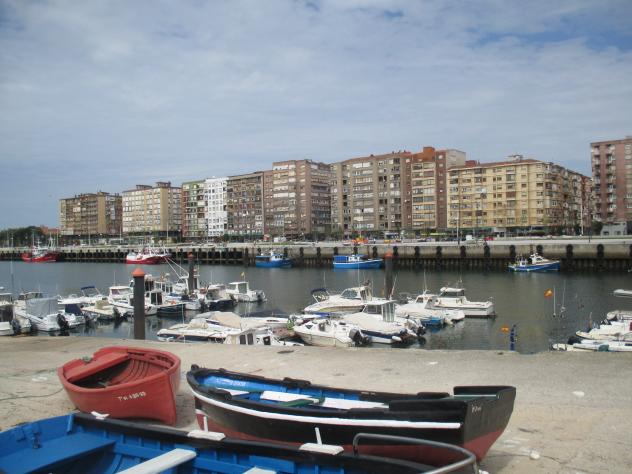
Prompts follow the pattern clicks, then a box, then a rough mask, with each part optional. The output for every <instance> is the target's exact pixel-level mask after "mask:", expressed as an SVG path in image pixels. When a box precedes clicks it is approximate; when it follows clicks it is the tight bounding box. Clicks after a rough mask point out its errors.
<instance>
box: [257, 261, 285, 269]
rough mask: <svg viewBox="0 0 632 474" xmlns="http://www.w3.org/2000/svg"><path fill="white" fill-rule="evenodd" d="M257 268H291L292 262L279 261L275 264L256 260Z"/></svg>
mask: <svg viewBox="0 0 632 474" xmlns="http://www.w3.org/2000/svg"><path fill="white" fill-rule="evenodd" d="M255 267H259V268H291V267H292V260H289V259H287V260H277V261H274V262H266V261H261V260H255Z"/></svg>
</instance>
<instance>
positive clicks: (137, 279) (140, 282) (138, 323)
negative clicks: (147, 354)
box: [132, 267, 145, 339]
mask: <svg viewBox="0 0 632 474" xmlns="http://www.w3.org/2000/svg"><path fill="white" fill-rule="evenodd" d="M132 276H133V277H134V339H145V272H144V271H143V270H142V268H140V267H138V268H137V269H136V270H134V272H133V273H132Z"/></svg>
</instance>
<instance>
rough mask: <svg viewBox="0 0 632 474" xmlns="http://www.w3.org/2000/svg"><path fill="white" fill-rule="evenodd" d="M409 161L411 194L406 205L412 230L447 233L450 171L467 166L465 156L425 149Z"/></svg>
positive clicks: (451, 151) (458, 153) (454, 152)
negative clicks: (445, 231)
mask: <svg viewBox="0 0 632 474" xmlns="http://www.w3.org/2000/svg"><path fill="white" fill-rule="evenodd" d="M406 161H407V162H408V163H407V164H408V166H407V172H408V173H409V175H410V192H409V193H408V195H407V197H406V200H405V202H406V208H407V213H408V215H409V221H410V225H411V228H412V229H413V230H414V231H422V233H428V232H430V231H432V230H444V229H445V228H446V227H447V203H448V192H447V183H448V172H447V170H448V169H449V168H452V167H455V166H463V165H465V153H464V152H462V151H459V150H452V149H448V150H435V149H434V148H433V147H424V148H423V150H422V151H421V152H419V153H414V154H413V155H412V156H411V157H410V159H407V160H406Z"/></svg>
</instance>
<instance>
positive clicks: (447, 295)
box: [425, 286, 496, 318]
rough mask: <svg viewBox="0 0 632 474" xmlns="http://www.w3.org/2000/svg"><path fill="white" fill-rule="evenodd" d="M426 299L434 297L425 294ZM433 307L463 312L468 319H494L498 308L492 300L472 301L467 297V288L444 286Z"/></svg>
mask: <svg viewBox="0 0 632 474" xmlns="http://www.w3.org/2000/svg"><path fill="white" fill-rule="evenodd" d="M425 296H426V297H432V296H433V295H430V294H427V293H426V294H425ZM432 307H433V308H436V309H449V310H454V311H463V313H465V317H466V318H492V317H494V316H496V308H495V306H494V302H493V301H492V300H491V298H490V299H489V300H487V301H470V300H468V299H467V297H466V296H465V288H463V287H456V288H453V287H449V286H444V287H443V288H441V289H440V290H439V294H438V295H437V298H436V300H434V301H433V303H432Z"/></svg>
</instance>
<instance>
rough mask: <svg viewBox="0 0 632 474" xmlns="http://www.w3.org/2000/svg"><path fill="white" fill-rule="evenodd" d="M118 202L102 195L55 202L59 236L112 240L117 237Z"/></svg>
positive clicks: (108, 195) (113, 198) (118, 223)
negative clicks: (111, 238)
mask: <svg viewBox="0 0 632 474" xmlns="http://www.w3.org/2000/svg"><path fill="white" fill-rule="evenodd" d="M121 224H122V198H121V196H120V195H118V194H110V193H106V192H102V191H98V192H96V193H86V194H79V195H75V196H74V197H71V198H65V199H60V200H59V226H60V234H61V235H63V236H75V237H84V236H86V237H90V236H94V237H97V236H116V235H120V233H121Z"/></svg>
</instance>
